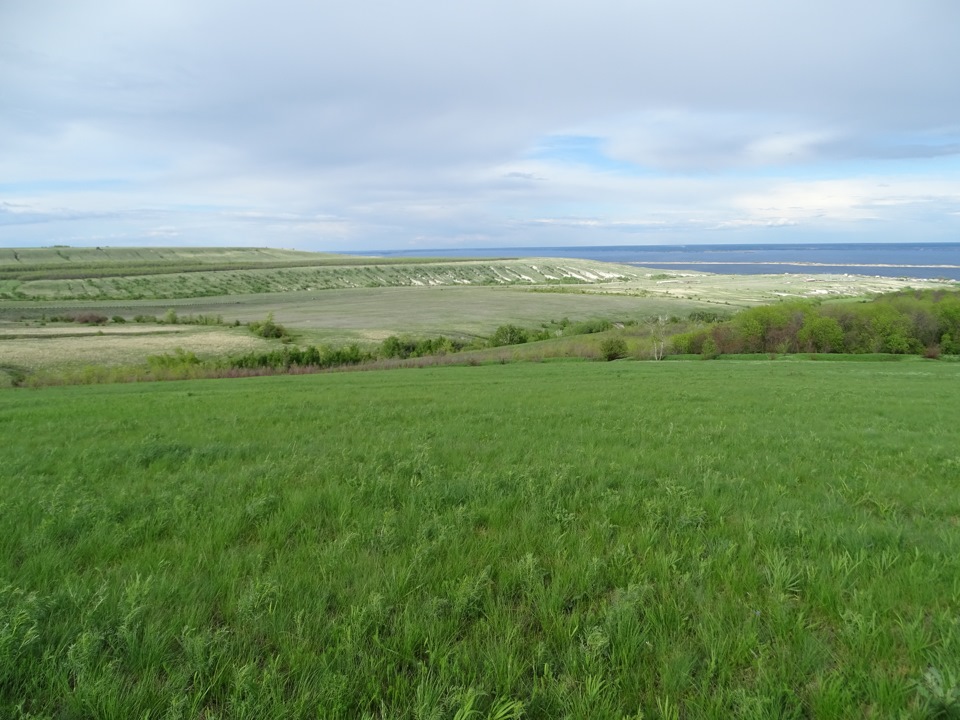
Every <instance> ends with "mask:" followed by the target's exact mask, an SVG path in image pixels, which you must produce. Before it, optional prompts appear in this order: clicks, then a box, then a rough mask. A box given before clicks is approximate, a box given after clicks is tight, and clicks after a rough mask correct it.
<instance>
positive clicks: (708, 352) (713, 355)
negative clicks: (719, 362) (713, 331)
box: [700, 337, 720, 360]
mask: <svg viewBox="0 0 960 720" xmlns="http://www.w3.org/2000/svg"><path fill="white" fill-rule="evenodd" d="M700 357H702V358H703V359H704V360H716V359H717V358H718V357H720V350H719V349H718V348H717V343H716V342H714V339H713V338H712V337H708V338H707V339H706V340H704V341H703V349H702V350H701V351H700Z"/></svg>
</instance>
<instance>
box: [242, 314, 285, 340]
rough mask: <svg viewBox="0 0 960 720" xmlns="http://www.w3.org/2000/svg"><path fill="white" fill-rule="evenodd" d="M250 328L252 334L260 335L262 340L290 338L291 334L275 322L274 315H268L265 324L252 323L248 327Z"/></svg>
mask: <svg viewBox="0 0 960 720" xmlns="http://www.w3.org/2000/svg"><path fill="white" fill-rule="evenodd" d="M247 327H249V328H250V332H252V333H253V334H254V335H259V336H260V337H262V338H267V339H278V338H280V339H282V338H287V337H289V336H290V333H289V332H287V329H286V328H285V327H284V326H283V325H281V324H280V323H276V322H274V321H273V313H270V314H269V315H267V319H266V320H264V321H263V322H252V323H249V324H248V325H247Z"/></svg>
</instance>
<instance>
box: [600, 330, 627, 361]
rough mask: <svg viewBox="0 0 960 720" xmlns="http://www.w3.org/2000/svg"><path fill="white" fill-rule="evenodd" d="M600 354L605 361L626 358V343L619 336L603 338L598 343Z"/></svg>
mask: <svg viewBox="0 0 960 720" xmlns="http://www.w3.org/2000/svg"><path fill="white" fill-rule="evenodd" d="M600 353H601V354H602V355H603V357H604V359H605V360H608V361H609V360H619V359H620V358H623V357H626V356H627V341H626V340H624V339H623V338H622V337H620V336H613V337H608V338H604V340H603V342H601V343H600Z"/></svg>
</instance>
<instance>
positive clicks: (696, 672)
mask: <svg viewBox="0 0 960 720" xmlns="http://www.w3.org/2000/svg"><path fill="white" fill-rule="evenodd" d="M958 373H960V365H957V364H956V363H936V362H924V361H920V360H917V361H914V362H904V363H890V364H879V363H859V362H844V363H815V362H808V363H780V362H763V361H755V362H737V361H734V360H730V361H726V362H714V363H708V362H687V363H680V362H678V363H629V362H628V363H545V364H540V363H525V364H514V365H503V366H500V365H493V366H483V367H466V368H435V369H424V370H407V371H391V372H366V373H349V374H335V375H319V376H306V377H276V378H256V379H247V380H237V381H223V380H221V381H194V382H187V383H153V384H148V385H112V386H108V385H104V386H93V387H70V388H46V389H41V390H9V391H4V392H3V393H2V397H0V429H2V431H3V433H4V439H5V442H4V443H3V444H2V445H0V490H2V493H0V498H2V500H0V502H2V512H0V568H2V570H0V715H2V716H4V717H11V718H18V717H19V718H27V717H30V718H57V719H58V720H59V719H60V718H90V717H117V718H120V717H123V718H127V717H137V718H264V717H284V718H359V717H368V718H458V719H460V720H464V719H466V718H501V719H502V718H511V717H513V718H515V717H526V718H561V717H571V718H616V719H617V720H621V719H622V718H639V717H646V718H660V717H664V718H731V717H737V718H773V717H780V718H850V717H876V718H888V717H908V718H933V717H956V716H957V713H958V711H960V692H958V690H957V689H956V685H957V682H958V680H960V660H958V658H960V615H958V607H960V581H958V578H960V527H958V523H960V493H958V483H960V422H958V420H960V418H958V410H957V408H958V407H960V382H958V380H960V378H958Z"/></svg>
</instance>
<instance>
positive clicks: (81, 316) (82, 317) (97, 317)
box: [73, 312, 108, 325]
mask: <svg viewBox="0 0 960 720" xmlns="http://www.w3.org/2000/svg"><path fill="white" fill-rule="evenodd" d="M107 319H108V318H107V316H106V315H101V314H100V313H97V312H82V313H77V314H76V315H74V316H73V321H74V322H75V323H83V324H84V325H104V324H106V322H107Z"/></svg>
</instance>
